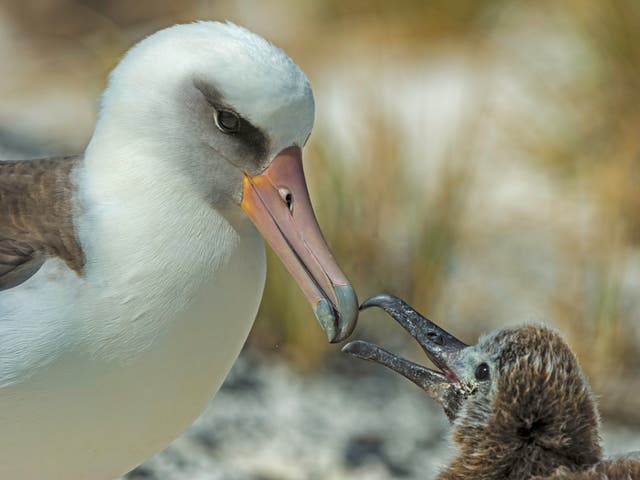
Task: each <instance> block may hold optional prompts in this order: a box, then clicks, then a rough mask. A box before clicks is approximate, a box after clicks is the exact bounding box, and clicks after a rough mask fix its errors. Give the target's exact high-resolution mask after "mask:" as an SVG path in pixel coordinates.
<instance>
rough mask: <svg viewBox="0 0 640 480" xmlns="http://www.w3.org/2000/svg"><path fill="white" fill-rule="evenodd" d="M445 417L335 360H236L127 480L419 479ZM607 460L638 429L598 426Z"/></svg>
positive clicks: (442, 437)
mask: <svg viewBox="0 0 640 480" xmlns="http://www.w3.org/2000/svg"><path fill="white" fill-rule="evenodd" d="M449 435H450V429H449V425H448V422H447V420H446V417H445V415H444V414H443V413H442V411H441V410H440V409H439V407H437V406H436V405H435V403H433V402H432V401H431V400H430V399H428V398H427V397H426V396H425V395H423V394H422V392H421V391H420V390H419V389H418V388H417V387H415V386H414V385H412V384H410V383H409V382H407V381H405V380H403V379H400V378H396V377H395V376H393V375H391V374H390V373H388V372H386V371H383V370H382V369H381V368H376V366H372V365H369V364H365V363H363V364H355V360H351V359H341V358H338V359H337V365H334V366H333V367H332V369H331V372H325V373H323V374H320V375H313V376H309V375H301V374H296V373H294V372H292V371H291V369H290V368H289V367H287V366H286V365H285V364H283V363H273V361H266V360H264V359H261V358H258V357H255V356H253V355H252V354H243V355H242V356H241V357H240V359H239V360H238V362H237V363H236V365H235V367H234V369H233V370H232V373H231V375H230V376H229V378H228V379H227V381H226V383H225V384H224V386H223V388H222V389H221V391H220V392H219V393H218V395H217V396H216V397H215V398H214V399H213V400H212V402H211V404H210V405H209V408H208V409H207V411H206V412H205V413H204V414H203V415H202V416H201V417H200V418H199V419H198V420H197V421H196V422H195V424H194V425H193V426H192V427H191V428H189V429H188V431H187V432H185V434H183V435H182V436H181V437H180V438H178V439H177V440H176V441H175V442H173V444H172V445H171V446H169V447H168V448H167V449H166V450H165V451H164V452H162V453H160V454H158V455H156V456H155V457H154V458H152V459H150V460H149V461H148V462H147V463H145V464H144V465H142V466H141V467H139V468H138V469H136V470H134V471H133V472H132V473H130V474H129V475H128V476H127V477H126V478H127V479H130V480H133V479H136V480H140V479H157V480H167V479H172V480H182V479H184V480H186V479H189V480H314V479H318V480H320V479H323V480H338V479H350V480H357V479H362V480H365V479H366V480H382V479H390V478H403V479H429V478H433V476H434V475H435V474H436V472H437V471H438V469H439V468H440V467H441V466H443V465H444V464H446V462H447V459H448V458H449V457H450V456H451V455H452V454H453V452H454V451H453V449H452V447H450V440H449ZM603 440H604V442H603V443H604V446H605V451H606V453H607V454H615V453H621V452H628V451H633V450H640V430H635V431H634V430H633V429H631V428H630V427H623V426H620V425H613V424H608V423H607V422H606V419H605V422H604V427H603Z"/></svg>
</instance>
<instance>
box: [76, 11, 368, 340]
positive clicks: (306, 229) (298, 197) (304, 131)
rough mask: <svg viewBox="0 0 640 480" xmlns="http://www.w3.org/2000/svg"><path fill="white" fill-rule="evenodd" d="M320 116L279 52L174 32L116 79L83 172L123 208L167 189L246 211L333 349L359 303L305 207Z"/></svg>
mask: <svg viewBox="0 0 640 480" xmlns="http://www.w3.org/2000/svg"><path fill="white" fill-rule="evenodd" d="M313 115H314V102H313V94H312V92H311V87H310V85H309V81H308V80H307V77H306V76H305V75H304V73H302V71H301V70H300V69H299V68H298V67H297V66H296V64H295V63H293V61H292V60H291V59H290V58H289V57H288V56H287V55H286V54H285V53H284V52H283V51H282V50H280V49H278V48H277V47H275V46H274V45H272V44H271V43H269V42H267V41H266V40H264V39H263V38H261V37H259V36H258V35H255V34H254V33H251V32H249V31H248V30H246V29H244V28H242V27H238V26H236V25H233V24H231V23H218V22H198V23H193V24H188V25H177V26H173V27H171V28H167V29H165V30H162V31H160V32H157V33H155V34H153V35H151V36H149V37H148V38H146V39H144V40H142V41H141V42H140V43H138V44H137V45H136V46H134V47H133V48H132V49H131V50H129V52H128V53H127V54H126V55H125V56H124V58H123V59H122V61H121V62H120V64H119V65H118V66H117V67H116V68H115V69H114V70H113V72H112V73H111V76H110V79H109V85H108V87H107V89H106V91H105V92H104V95H103V98H102V105H101V110H100V114H99V117H98V121H97V124H96V129H95V133H94V136H93V138H92V141H91V144H90V145H89V147H88V149H87V155H86V158H85V163H86V164H87V168H88V169H89V170H90V171H91V172H92V173H91V175H92V176H93V177H94V178H102V179H104V178H107V177H110V178H111V181H109V182H102V183H104V184H118V185H119V186H118V187H117V188H118V192H117V195H118V198H119V201H120V202H122V201H123V200H122V195H131V196H135V195H147V196H148V192H158V190H159V189H161V190H162V191H168V190H171V191H176V190H180V191H182V192H184V193H187V192H188V193H190V194H192V193H195V194H196V195H197V196H199V197H200V198H202V199H203V200H204V201H206V202H207V203H208V204H209V205H211V207H212V208H215V209H217V210H218V211H221V212H229V211H234V212H236V211H238V210H239V209H238V208H237V206H238V205H240V206H241V207H242V209H243V210H244V212H245V213H246V215H247V216H248V217H249V218H250V219H251V220H252V221H253V223H254V224H255V225H256V226H257V227H258V229H259V230H260V232H261V233H262V235H263V236H264V237H265V239H266V240H267V241H268V242H269V243H270V244H271V246H272V247H273V248H274V250H275V251H276V253H278V255H279V256H280V258H281V259H282V260H283V262H284V263H285V265H286V266H287V268H288V269H289V271H290V272H291V274H292V275H293V276H294V278H295V279H296V280H297V281H298V283H299V284H300V286H301V288H302V290H303V291H304V292H305V294H306V295H307V297H308V298H309V299H310V301H311V303H312V304H313V305H314V307H315V311H316V315H317V316H318V318H319V319H320V323H321V324H322V326H323V327H324V328H325V330H326V332H327V334H328V335H329V338H330V339H331V340H334V341H335V340H339V339H341V338H344V337H345V336H346V335H348V334H349V333H350V332H351V331H352V329H353V327H354V326H355V319H356V317H357V311H358V309H357V307H358V305H357V299H356V297H355V292H354V291H353V289H352V287H351V285H350V284H349V282H348V280H347V279H346V277H345V276H344V274H343V273H342V272H341V271H340V269H339V268H338V266H337V265H336V264H335V261H334V259H333V257H332V255H331V253H330V252H329V250H328V247H327V246H326V244H325V242H324V239H323V238H322V234H321V233H320V230H319V227H318V225H317V222H316V220H315V216H314V214H313V210H312V208H311V204H310V201H309V198H308V192H307V189H306V184H305V180H304V175H303V171H302V150H301V149H302V146H303V145H304V143H305V142H306V140H307V138H308V136H309V134H310V132H311V128H312V126H313ZM169 184H170V186H168V185H169ZM108 188H110V187H108ZM162 201H165V202H166V201H169V200H167V199H166V197H165V198H164V199H163V200H162Z"/></svg>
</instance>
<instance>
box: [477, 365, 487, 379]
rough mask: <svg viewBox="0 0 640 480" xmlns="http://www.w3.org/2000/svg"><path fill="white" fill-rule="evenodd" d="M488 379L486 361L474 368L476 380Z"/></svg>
mask: <svg viewBox="0 0 640 480" xmlns="http://www.w3.org/2000/svg"><path fill="white" fill-rule="evenodd" d="M488 379H489V365H487V364H486V363H481V364H480V365H478V368H476V380H480V381H483V380H488Z"/></svg>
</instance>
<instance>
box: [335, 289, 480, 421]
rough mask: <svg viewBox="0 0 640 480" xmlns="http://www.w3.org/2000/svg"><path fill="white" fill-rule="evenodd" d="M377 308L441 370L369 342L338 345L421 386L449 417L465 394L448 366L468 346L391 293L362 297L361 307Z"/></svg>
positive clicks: (451, 418)
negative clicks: (363, 300) (407, 333)
mask: <svg viewBox="0 0 640 480" xmlns="http://www.w3.org/2000/svg"><path fill="white" fill-rule="evenodd" d="M370 307H379V308H382V309H383V310H384V311H386V312H387V313H388V314H389V315H391V316H392V317H393V318H394V319H395V320H396V321H397V322H398V323H399V324H400V325H401V326H402V327H403V328H404V329H405V330H406V331H407V332H409V334H410V335H411V336H412V337H413V338H415V339H416V341H417V342H418V343H419V344H420V346H421V347H422V349H423V350H424V352H425V353H426V354H427V356H428V357H429V358H430V359H431V361H432V362H433V363H434V364H435V365H436V366H437V367H438V368H439V369H441V370H442V371H441V372H438V371H435V370H431V369H429V368H426V367H423V366H422V365H418V364H416V363H413V362H410V361H409V360H406V359H404V358H401V357H398V356H397V355H395V354H393V353H390V352H388V351H386V350H384V349H383V348H381V347H379V346H377V345H374V344H372V343H369V342H364V341H361V340H356V341H354V342H350V343H348V344H347V345H345V346H344V347H343V348H342V351H343V352H346V353H348V354H350V355H353V356H355V357H358V358H361V359H363V360H369V361H372V362H375V363H379V364H381V365H384V366H385V367H387V368H389V369H391V370H393V371H394V372H397V373H399V374H400V375H402V376H403V377H405V378H407V379H409V380H411V381H412V382H413V383H415V384H416V385H418V386H419V387H420V388H422V389H423V390H424V391H425V392H426V393H427V395H429V396H430V397H431V398H433V399H434V400H435V401H437V402H438V403H440V404H441V405H442V407H443V408H444V411H445V413H446V414H447V416H448V417H449V419H450V420H453V419H454V418H455V415H456V412H457V411H458V410H459V408H460V405H461V403H462V401H463V399H464V397H465V391H464V388H463V387H462V385H461V384H460V380H459V379H458V377H457V376H456V374H455V373H454V371H453V370H452V368H451V364H452V363H453V360H454V359H455V356H456V354H457V353H458V352H459V351H460V350H462V349H464V348H466V347H467V346H468V345H467V344H465V343H463V342H461V341H460V340H458V339H457V338H456V337H454V336H453V335H451V334H450V333H448V332H446V331H445V330H443V329H442V328H440V327H438V326H437V325H436V324H435V323H433V322H431V321H430V320H429V319H427V318H425V317H423V316H422V315H420V314H419V313H418V312H416V311H415V310H414V309H413V308H411V306H409V305H408V304H407V303H406V302H404V301H403V300H401V299H399V298H397V297H394V296H392V295H377V296H375V297H371V298H369V299H368V300H366V301H365V302H364V303H363V304H362V306H361V307H360V309H361V310H364V309H367V308H370Z"/></svg>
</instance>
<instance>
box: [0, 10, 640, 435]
mask: <svg viewBox="0 0 640 480" xmlns="http://www.w3.org/2000/svg"><path fill="white" fill-rule="evenodd" d="M195 19H218V20H224V19H228V20H231V21H234V22H237V23H239V24H242V25H244V26H246V27H248V28H250V29H252V30H254V31H256V32H258V33H260V34H262V35H263V36H265V37H267V38H269V39H270V40H272V41H273V42H274V43H276V44H277V45H279V46H280V47H282V48H283V49H285V50H286V51H287V52H288V53H290V55H291V56H292V57H293V58H294V60H295V61H296V62H297V63H298V64H299V65H300V66H301V67H302V69H303V70H304V71H305V72H306V73H307V75H308V76H309V78H310V80H311V82H312V84H313V86H314V90H315V94H316V106H317V115H316V127H315V129H314V134H313V135H312V137H311V141H310V142H309V144H308V146H307V148H306V152H305V158H306V171H307V177H308V181H309V184H310V191H311V195H312V199H313V201H314V205H315V208H316V212H317V216H318V218H319V221H320V224H321V226H322V227H323V230H324V232H325V235H326V237H327V240H328V242H329V244H330V245H331V247H332V249H333V251H334V253H335V256H336V257H337V258H338V260H339V262H340V263H341V265H342V266H343V268H344V270H345V271H346V273H347V274H348V275H349V276H350V278H351V280H352V281H353V283H354V285H355V287H356V289H357V290H358V292H359V294H360V297H361V300H363V299H364V298H366V297H367V296H370V295H373V294H376V293H380V292H389V293H394V294H396V295H399V296H401V297H403V298H405V299H406V300H407V301H408V302H410V303H412V304H413V305H414V306H415V307H416V308H417V309H419V310H420V311H422V312H423V313H425V314H427V315H428V316H430V317H431V318H432V319H433V320H435V321H436V322H438V323H440V324H441V325H443V326H444V327H445V328H447V329H449V330H451V331H452V332H453V333H455V334H457V335H459V336H460V337H462V338H463V339H466V340H467V341H473V340H474V339H475V337H476V336H477V335H478V334H479V333H480V332H482V331H485V330H487V329H491V328H495V327H497V326H501V325H506V324H515V323H522V322H527V321H545V322H547V323H549V324H552V325H555V326H556V327H557V328H559V329H560V330H561V331H562V332H564V334H565V335H566V337H567V338H568V340H569V342H570V343H571V345H572V346H573V348H574V350H575V351H576V352H577V354H578V356H579V358H580V359H581V361H582V364H583V366H584V368H585V370H586V372H587V374H588V376H589V378H590V379H591V381H592V384H593V386H594V390H595V391H596V392H597V393H598V394H600V395H602V404H603V409H604V414H605V415H608V416H612V417H617V418H625V421H634V422H636V423H638V424H640V399H639V397H640V374H639V373H638V372H639V371H640V2H638V1H637V0H611V1H608V2H602V1H598V0H566V1H564V2H556V1H551V0H539V1H537V2H526V1H522V0H458V1H455V2H452V1H445V0H430V1H422V0H404V1H395V2H390V1H382V0H325V1H322V0H302V1H294V0H275V1H257V0H253V1H252V0H241V1H231V0H221V1H206V0H186V1H185V0H183V1H178V0H153V1H152V0H138V1H137V2H129V1H125V0H112V1H106V0H84V1H81V0H76V1H74V0H39V1H38V0H30V1H26V2H25V1H23V0H3V2H2V3H1V4H0V54H1V55H2V64H1V67H0V69H1V70H2V75H0V99H1V100H0V139H5V141H7V142H9V143H11V142H13V143H14V144H16V145H18V144H20V145H30V146H33V148H34V149H35V150H38V151H40V152H42V153H46V154H53V153H76V152H78V151H81V150H82V149H83V147H84V145H86V142H87V141H88V139H89V138H90V134H91V131H92V128H93V117H94V115H95V111H96V107H97V100H96V99H97V96H98V95H99V93H100V91H101V90H102V88H103V87H104V84H105V78H106V75H107V73H108V71H109V70H110V69H111V68H112V67H113V66H114V65H115V63H116V62H117V61H118V58H119V56H120V55H121V54H122V53H123V52H124V51H125V50H126V49H127V48H128V47H129V46H130V45H131V44H132V43H133V42H135V41H137V40H139V39H140V38H142V37H143V36H145V35H147V34H149V33H152V32H153V31H155V30H157V29H159V28H162V27H165V26H168V25H171V24H173V23H177V22H188V21H192V20H195ZM356 335H357V336H358V337H365V338H369V339H373V340H377V341H380V342H382V343H384V344H385V345H386V346H387V347H389V348H391V349H396V350H401V351H402V350H406V349H408V348H411V347H410V346H409V345H410V342H409V340H408V338H407V336H406V335H404V334H403V332H401V331H400V330H399V329H398V328H397V327H396V326H395V325H392V322H391V321H390V320H388V319H386V318H383V317H382V316H381V315H378V314H375V313H369V312H367V313H366V314H365V315H363V316H362V318H361V320H360V327H359V329H358V330H357V332H356ZM248 348H251V349H257V350H259V351H261V352H263V353H264V354H266V355H277V356H278V357H279V358H286V359H288V360H290V361H291V364H292V365H293V366H294V368H298V369H300V370H302V371H305V372H306V371H315V370H322V369H324V368H329V367H328V365H331V364H332V361H334V360H335V359H336V358H338V357H340V355H341V354H340V353H339V349H338V348H337V347H336V346H330V345H327V344H326V341H325V338H324V335H323V333H322V332H321V330H320V328H319V327H318V326H317V325H316V324H315V320H314V319H313V314H312V312H311V310H310V308H309V306H308V305H307V303H306V301H305V299H304V298H303V296H302V294H301V293H300V292H299V291H298V289H297V287H296V285H295V284H294V282H293V281H292V280H291V279H290V278H289V276H288V275H287V274H286V272H285V271H284V269H283V267H281V265H280V264H279V262H278V261H277V260H276V259H275V257H274V256H273V255H271V254H270V255H269V274H268V280H267V287H266V294H265V298H264V301H263V304H262V308H261V311H260V315H259V318H258V320H257V322H256V325H255V328H254V330H253V332H252V334H251V337H250V340H249V343H248ZM414 354H415V357H414V358H416V359H418V360H419V361H421V362H424V361H425V360H424V359H423V358H422V356H421V355H419V354H417V352H414ZM336 361H337V360H336Z"/></svg>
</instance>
